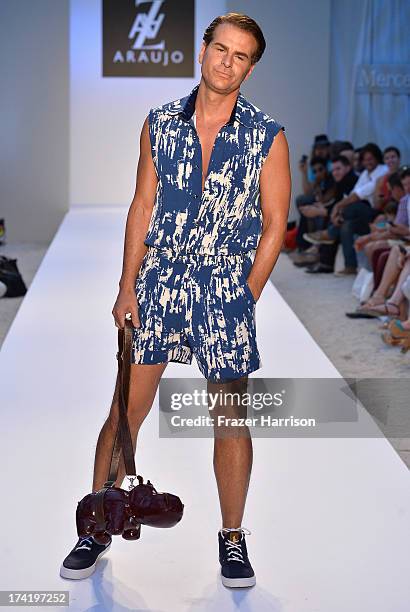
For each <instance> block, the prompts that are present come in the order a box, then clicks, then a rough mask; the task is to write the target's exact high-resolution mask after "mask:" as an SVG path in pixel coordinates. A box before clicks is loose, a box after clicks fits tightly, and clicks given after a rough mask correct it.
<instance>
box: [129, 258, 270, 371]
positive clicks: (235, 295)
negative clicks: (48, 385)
mask: <svg viewBox="0 0 410 612" xmlns="http://www.w3.org/2000/svg"><path fill="white" fill-rule="evenodd" d="M251 267H252V259H251V256H250V253H247V252H243V253H239V254H230V255H220V254H217V255H207V254H205V255H204V254H196V253H182V252H180V253H178V252H176V251H174V250H173V249H170V248H169V247H153V246H149V247H148V250H147V252H146V254H145V255H144V258H143V260H142V262H141V267H140V270H139V274H138V275H137V278H136V281H135V293H136V297H137V302H138V310H139V317H140V323H141V325H140V327H134V328H133V336H132V349H131V353H132V354H131V363H145V364H155V363H164V362H168V361H176V362H180V363H186V364H190V363H191V362H192V355H195V358H196V361H197V364H198V367H199V369H200V371H201V373H202V374H203V376H204V377H205V378H206V379H207V380H209V381H211V382H217V383H219V382H227V381H229V380H232V379H235V378H240V377H241V376H244V375H246V374H248V373H250V372H253V371H254V370H257V369H259V368H260V367H261V365H262V364H261V360H260V356H259V352H258V347H257V343H256V324H255V307H256V302H255V299H254V297H253V295H252V292H251V290H250V288H249V285H248V283H247V280H246V279H247V277H248V275H249V272H250V269H251Z"/></svg>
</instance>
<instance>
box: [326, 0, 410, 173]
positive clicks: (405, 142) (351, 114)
mask: <svg viewBox="0 0 410 612" xmlns="http://www.w3.org/2000/svg"><path fill="white" fill-rule="evenodd" d="M331 15H332V27H331V71H330V107H329V111H330V112H329V124H328V129H329V135H330V137H331V138H334V139H336V138H340V139H343V140H344V139H347V140H351V141H352V142H353V144H354V145H355V146H362V145H363V144H365V143H366V142H368V141H372V142H376V143H377V144H378V145H379V146H380V147H381V148H382V149H383V148H384V147H386V146H389V145H396V146H398V147H399V149H400V150H401V153H402V161H403V163H409V162H410V130H409V125H410V96H409V95H408V94H400V93H383V94H382V93H356V92H355V87H354V80H355V70H356V69H357V67H358V66H360V65H362V64H370V65H372V66H379V65H380V64H389V65H392V66H393V69H392V71H391V72H392V73H394V66H395V65H398V64H405V63H406V62H407V66H408V68H409V69H410V42H409V23H410V2H409V1H408V0H389V2H386V1H385V0H360V1H359V2H358V1H357V0H344V1H343V2H339V1H338V0H333V1H332V8H331ZM352 16H353V17H354V18H353V17H352Z"/></svg>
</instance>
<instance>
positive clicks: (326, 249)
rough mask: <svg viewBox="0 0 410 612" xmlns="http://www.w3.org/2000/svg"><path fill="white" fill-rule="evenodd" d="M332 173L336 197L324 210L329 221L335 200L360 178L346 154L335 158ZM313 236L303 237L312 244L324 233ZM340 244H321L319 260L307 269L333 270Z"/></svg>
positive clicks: (328, 271) (313, 272)
mask: <svg viewBox="0 0 410 612" xmlns="http://www.w3.org/2000/svg"><path fill="white" fill-rule="evenodd" d="M332 175H333V178H334V180H335V197H334V199H333V201H331V202H330V203H328V205H326V204H323V207H324V210H325V211H326V217H325V218H326V220H327V222H328V219H329V217H330V214H331V211H332V208H333V206H334V204H335V202H339V201H340V200H342V199H343V198H344V197H345V196H346V195H348V194H349V193H351V191H352V189H353V188H354V186H355V184H356V183H357V180H358V177H357V175H356V173H355V172H354V170H353V166H352V163H351V162H349V160H348V159H347V157H346V156H345V155H339V156H338V157H335V158H333V160H332ZM312 236H313V234H312ZM312 236H310V235H309V234H304V236H303V237H304V238H305V240H307V241H309V242H312V244H315V243H316V242H315V238H320V237H321V236H322V233H321V232H318V234H316V236H315V238H312ZM338 246H339V241H338V240H335V241H333V240H331V241H329V244H326V243H322V244H319V260H318V262H317V263H315V264H313V265H312V266H310V267H308V268H307V269H306V270H305V271H306V272H308V273H310V274H319V273H330V272H333V269H334V263H335V259H336V253H337V249H338Z"/></svg>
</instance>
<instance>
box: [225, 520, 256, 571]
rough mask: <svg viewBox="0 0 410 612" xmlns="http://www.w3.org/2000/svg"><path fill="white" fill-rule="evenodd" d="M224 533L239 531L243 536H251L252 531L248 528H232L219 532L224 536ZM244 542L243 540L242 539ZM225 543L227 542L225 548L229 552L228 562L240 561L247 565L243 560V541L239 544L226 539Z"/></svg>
mask: <svg viewBox="0 0 410 612" xmlns="http://www.w3.org/2000/svg"><path fill="white" fill-rule="evenodd" d="M224 531H227V532H228V533H229V532H230V531H239V532H240V533H241V534H243V535H245V534H246V535H250V534H251V531H249V529H247V528H246V527H237V528H231V527H222V529H220V530H219V533H220V534H221V535H222V537H223V534H224ZM241 540H242V538H241ZM224 542H225V548H226V550H227V551H228V552H227V555H226V559H227V561H240V563H245V561H244V559H243V553H242V547H241V541H239V542H238V543H237V544H236V543H235V542H232V541H231V540H229V539H226V540H225V538H224Z"/></svg>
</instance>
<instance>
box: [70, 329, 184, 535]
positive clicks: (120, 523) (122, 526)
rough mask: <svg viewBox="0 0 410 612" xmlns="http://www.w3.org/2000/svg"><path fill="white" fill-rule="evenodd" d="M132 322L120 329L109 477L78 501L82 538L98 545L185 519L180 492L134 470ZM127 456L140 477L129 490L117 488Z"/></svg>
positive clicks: (130, 468) (131, 470)
mask: <svg viewBox="0 0 410 612" xmlns="http://www.w3.org/2000/svg"><path fill="white" fill-rule="evenodd" d="M132 330H133V326H132V322H131V320H130V319H127V318H126V319H125V326H124V329H118V352H117V360H118V373H119V379H120V401H119V423H118V428H117V432H116V436H115V442H114V444H113V451H112V456H111V464H110V469H109V476H108V480H107V481H106V482H105V483H104V485H103V488H102V489H100V490H99V491H95V492H94V493H89V494H88V495H86V496H85V497H83V499H82V500H81V501H79V502H78V504H77V511H76V524H77V533H78V536H79V537H87V536H90V535H92V536H93V537H94V539H95V541H96V542H98V543H99V544H106V543H108V542H109V540H110V537H109V535H108V534H110V535H122V537H123V538H124V539H125V540H138V538H139V537H140V535H141V525H142V524H143V525H150V526H151V527H173V526H174V525H176V524H177V523H178V522H179V521H180V520H181V518H182V515H183V511H184V504H183V503H182V502H181V500H180V498H179V497H178V496H177V495H173V494H172V493H158V491H157V490H156V489H155V488H154V486H153V485H152V484H151V483H150V481H149V480H148V481H147V482H146V484H143V482H144V479H143V477H142V476H137V474H136V471H135V462H134V450H133V446H132V438H131V433H130V428H129V423H128V418H127V404H128V393H129V381H130V369H131V343H132ZM121 447H122V452H123V456H124V465H125V470H126V474H127V476H131V480H134V479H133V478H132V476H135V478H138V485H134V484H131V485H130V486H129V489H130V490H129V491H126V490H125V489H122V488H120V487H115V486H114V483H115V481H116V479H117V475H118V468H119V460H120V453H121Z"/></svg>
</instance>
